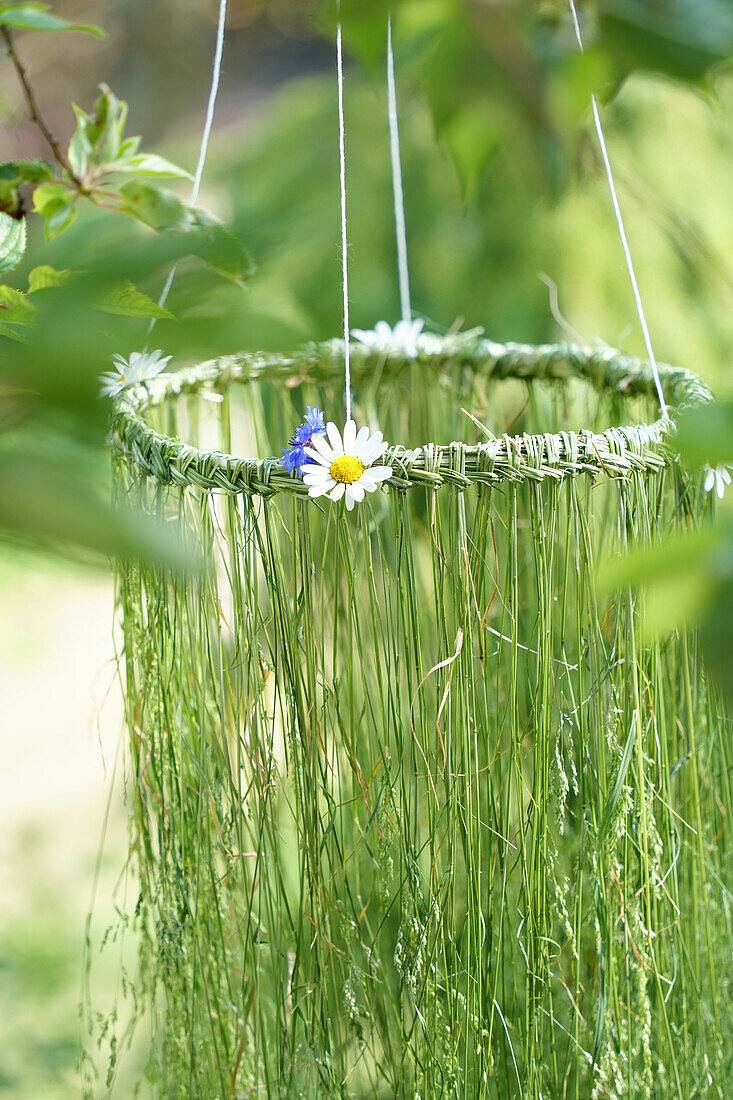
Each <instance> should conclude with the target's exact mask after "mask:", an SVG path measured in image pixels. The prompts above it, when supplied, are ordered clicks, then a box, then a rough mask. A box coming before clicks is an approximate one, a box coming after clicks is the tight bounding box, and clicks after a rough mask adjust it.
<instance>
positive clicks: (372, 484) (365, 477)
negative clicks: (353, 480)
mask: <svg viewBox="0 0 733 1100" xmlns="http://www.w3.org/2000/svg"><path fill="white" fill-rule="evenodd" d="M359 484H360V485H363V486H364V489H365V490H366V492H367V493H376V491H377V489H378V488H379V482H377V481H372V479H371V478H370V477H369V474H368V472H367V473H363V474H362V475H361V477H360V478H359Z"/></svg>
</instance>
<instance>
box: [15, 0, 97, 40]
mask: <svg viewBox="0 0 733 1100" xmlns="http://www.w3.org/2000/svg"><path fill="white" fill-rule="evenodd" d="M0 26H5V27H13V28H14V29H15V30H19V31H21V30H22V31H81V32H82V33H84V34H92V35H94V37H95V38H103V37H104V31H103V30H101V28H100V27H96V26H93V25H92V24H91V23H70V22H69V21H68V19H60V18H59V17H58V16H57V15H52V14H50V12H49V11H48V4H34V3H24V4H10V5H5V4H4V5H2V6H1V7H0Z"/></svg>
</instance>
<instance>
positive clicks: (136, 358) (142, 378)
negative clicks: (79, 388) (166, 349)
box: [99, 349, 171, 397]
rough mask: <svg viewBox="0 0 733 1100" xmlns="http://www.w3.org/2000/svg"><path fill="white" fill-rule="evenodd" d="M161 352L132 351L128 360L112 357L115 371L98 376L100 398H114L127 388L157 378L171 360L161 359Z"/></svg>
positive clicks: (167, 356) (120, 356) (166, 357)
mask: <svg viewBox="0 0 733 1100" xmlns="http://www.w3.org/2000/svg"><path fill="white" fill-rule="evenodd" d="M161 355H163V352H162V351H161V350H160V349H158V350H157V351H133V352H131V353H130V358H129V359H125V358H124V356H122V355H113V356H112V362H113V363H114V365H115V367H116V370H109V371H105V372H104V374H102V375H100V378H99V381H100V382H101V383H102V397H116V396H117V394H118V393H122V391H123V390H125V389H127V387H128V386H136V385H138V384H139V383H140V382H149V381H150V379H151V378H157V377H158V376H159V375H160V374H161V373H162V371H163V370H165V368H166V366H167V365H168V362H169V361H170V359H171V356H170V355H166V356H164V358H163V359H161Z"/></svg>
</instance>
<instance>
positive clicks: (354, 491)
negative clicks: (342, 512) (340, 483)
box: [346, 475, 364, 506]
mask: <svg viewBox="0 0 733 1100" xmlns="http://www.w3.org/2000/svg"><path fill="white" fill-rule="evenodd" d="M362 476H363V475H362ZM349 495H351V498H352V499H353V500H355V501H356V502H357V503H359V502H360V501H362V500H363V499H364V486H363V485H362V483H361V478H359V480H358V481H355V482H354V484H353V485H349V486H348V488H347V490H346V496H347V502H346V503H347V506H348V497H349Z"/></svg>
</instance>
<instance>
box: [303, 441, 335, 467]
mask: <svg viewBox="0 0 733 1100" xmlns="http://www.w3.org/2000/svg"><path fill="white" fill-rule="evenodd" d="M303 451H304V453H305V454H306V455H307V456H308V458H309V459H310V460H311V462H312V463H313V464H314V465H316V466H322V467H323V468H324V469H325V470H330V469H331V463H332V462H333V459H332V458H324V457H323V455H322V454H319V453H318V451H316V450H314V449H313V447H304V448H303Z"/></svg>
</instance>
